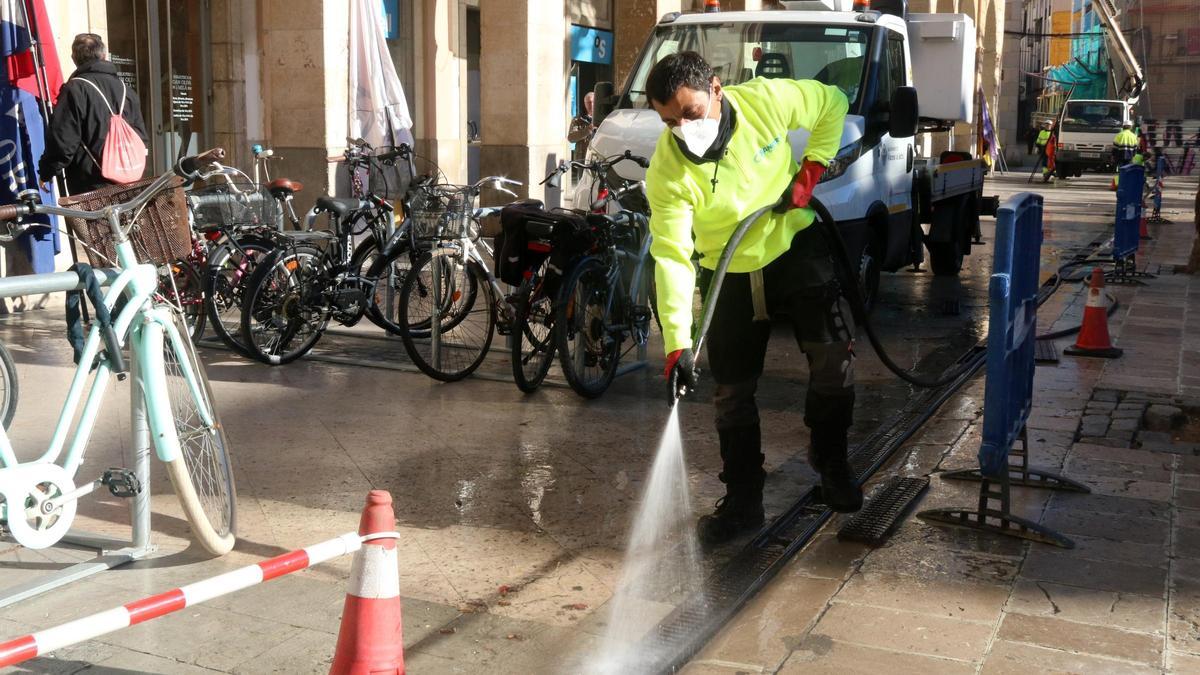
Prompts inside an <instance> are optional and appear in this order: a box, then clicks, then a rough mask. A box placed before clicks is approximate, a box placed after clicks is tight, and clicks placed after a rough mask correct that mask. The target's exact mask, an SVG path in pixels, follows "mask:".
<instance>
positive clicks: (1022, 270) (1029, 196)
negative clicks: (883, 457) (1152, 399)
mask: <svg viewBox="0 0 1200 675" xmlns="http://www.w3.org/2000/svg"><path fill="white" fill-rule="evenodd" d="M1135 234H1136V233H1135ZM1041 251H1042V196H1041V195H1039V194H1033V193H1030V192H1023V193H1021V194H1018V195H1016V196H1014V197H1012V198H1010V199H1009V200H1008V201H1006V202H1004V205H1003V206H1001V207H1000V209H999V210H998V211H997V212H996V244H995V253H994V262H993V263H992V278H991V283H990V284H989V287H988V296H989V306H990V314H989V318H988V340H987V384H986V386H985V389H984V401H985V404H984V409H983V444H982V445H981V446H980V448H979V467H980V471H981V473H982V474H983V475H984V476H989V477H994V476H999V475H1007V472H1008V452H1009V450H1010V449H1011V448H1012V446H1013V443H1014V442H1015V441H1016V440H1017V438H1018V436H1020V435H1021V433H1022V431H1023V430H1024V428H1025V420H1026V419H1027V418H1028V417H1029V410H1030V408H1031V406H1032V401H1033V370H1034V341H1035V339H1036V337H1037V294H1038V284H1039V278H1038V277H1039V272H1040V269H1041Z"/></svg>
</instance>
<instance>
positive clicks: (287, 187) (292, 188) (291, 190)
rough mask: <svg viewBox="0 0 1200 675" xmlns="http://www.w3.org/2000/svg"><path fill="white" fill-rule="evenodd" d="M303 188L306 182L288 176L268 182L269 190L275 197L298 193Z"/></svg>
mask: <svg viewBox="0 0 1200 675" xmlns="http://www.w3.org/2000/svg"><path fill="white" fill-rule="evenodd" d="M303 189H304V183H301V182H300V181H298V180H290V179H287V178H276V179H275V180H273V181H271V182H270V183H267V192H270V193H271V195H272V196H274V197H286V196H287V195H291V194H296V193H297V192H299V191H301V190H303Z"/></svg>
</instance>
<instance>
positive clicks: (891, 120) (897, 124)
mask: <svg viewBox="0 0 1200 675" xmlns="http://www.w3.org/2000/svg"><path fill="white" fill-rule="evenodd" d="M919 115H920V113H919V109H918V107H917V89H916V87H896V90H895V91H893V92H892V100H891V103H890V104H889V105H888V133H890V134H891V135H892V138H909V137H912V136H915V135H916V134H917V118H918V117H919Z"/></svg>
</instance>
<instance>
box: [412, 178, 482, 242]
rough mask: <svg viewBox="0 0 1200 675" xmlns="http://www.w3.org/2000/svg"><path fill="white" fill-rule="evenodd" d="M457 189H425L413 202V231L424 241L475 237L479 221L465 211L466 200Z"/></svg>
mask: <svg viewBox="0 0 1200 675" xmlns="http://www.w3.org/2000/svg"><path fill="white" fill-rule="evenodd" d="M458 190H459V189H458V188H446V187H438V188H433V189H426V190H422V192H421V194H420V195H418V196H417V197H415V198H414V199H413V201H412V206H411V209H410V210H409V218H410V219H411V220H412V233H413V236H414V237H415V238H417V239H418V240H421V241H438V240H442V241H445V240H448V239H462V238H464V237H466V238H469V239H476V238H478V237H479V224H478V223H476V222H475V220H474V219H473V218H471V216H470V214H468V213H466V208H467V203H466V201H465V200H464V199H463V195H462V193H461V192H459V191H458Z"/></svg>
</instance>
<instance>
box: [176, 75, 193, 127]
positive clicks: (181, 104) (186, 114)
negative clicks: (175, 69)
mask: <svg viewBox="0 0 1200 675" xmlns="http://www.w3.org/2000/svg"><path fill="white" fill-rule="evenodd" d="M195 116H196V113H195V107H194V99H193V98H192V77H191V75H172V76H171V117H172V118H173V119H175V120H177V121H179V122H187V121H189V120H191V119H192V118H193V117H195Z"/></svg>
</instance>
